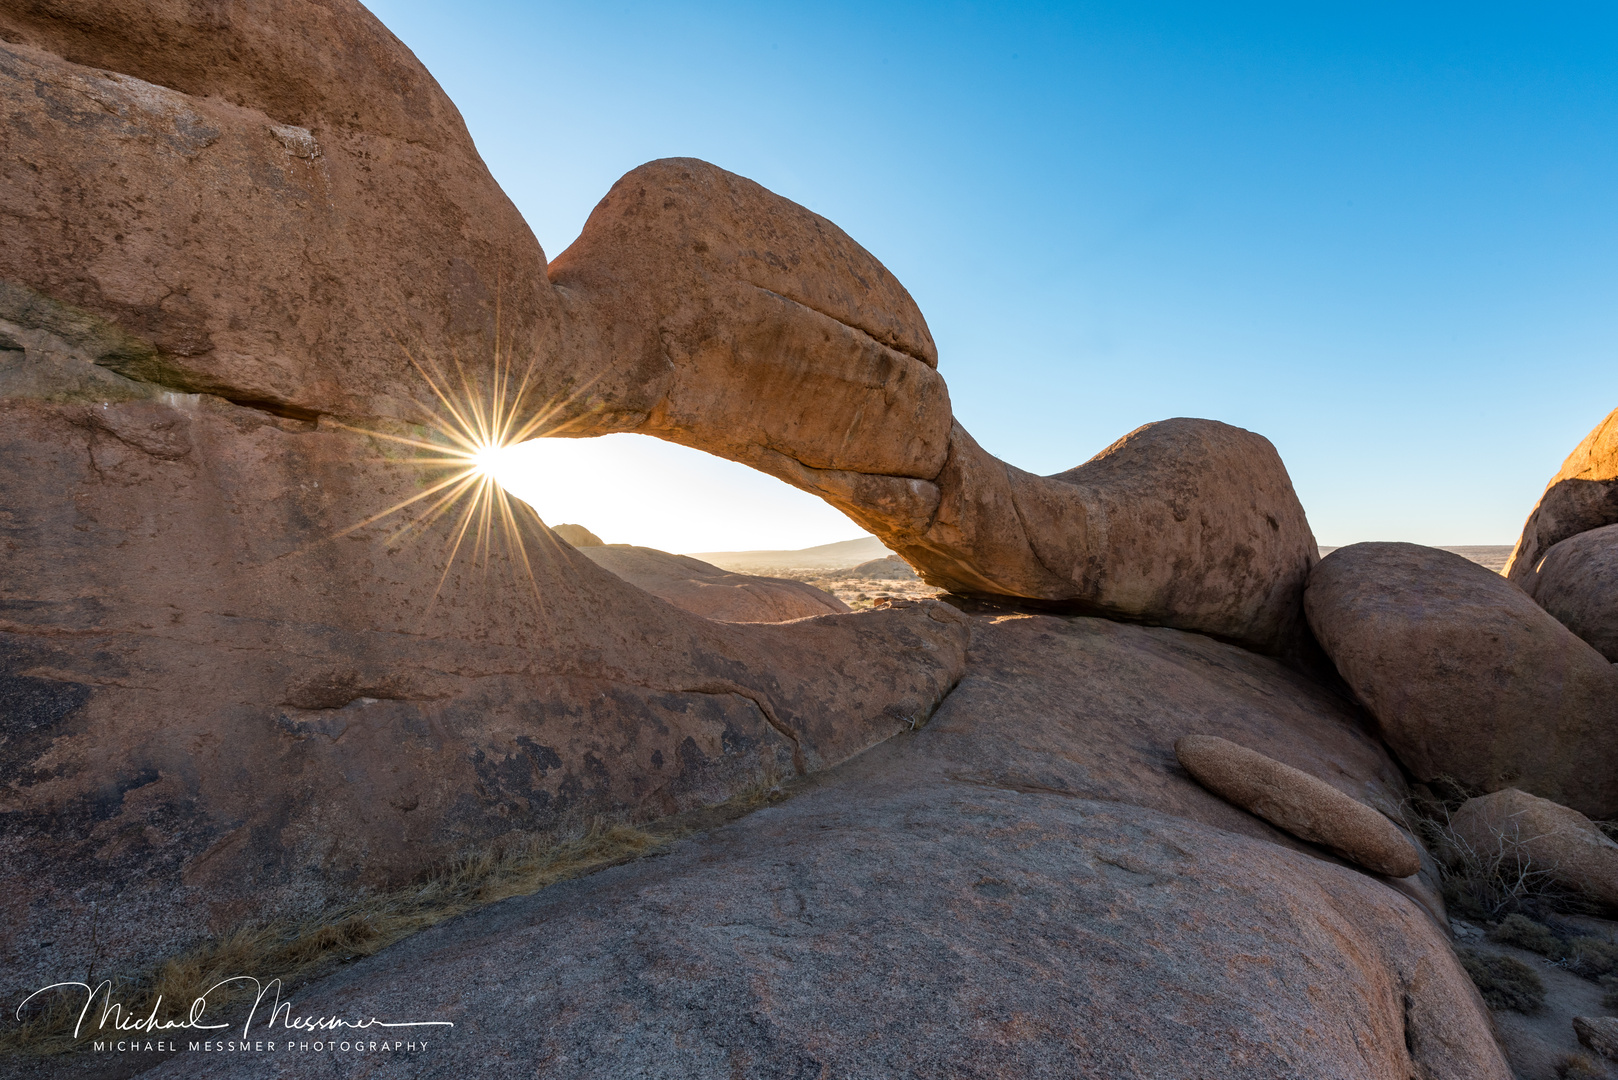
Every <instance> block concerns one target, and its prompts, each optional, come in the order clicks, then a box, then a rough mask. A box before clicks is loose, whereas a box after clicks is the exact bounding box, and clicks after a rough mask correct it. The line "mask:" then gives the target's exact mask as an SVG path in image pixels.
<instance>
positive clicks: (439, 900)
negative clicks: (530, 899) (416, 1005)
mask: <svg viewBox="0 0 1618 1080" xmlns="http://www.w3.org/2000/svg"><path fill="white" fill-rule="evenodd" d="M788 787H790V781H783V780H782V779H781V778H780V777H778V776H776V775H775V774H774V772H773V771H768V770H767V771H766V772H765V774H764V775H763V776H762V777H761V778H760V779H759V781H758V782H756V783H754V784H752V785H750V786H749V787H746V788H744V789H742V790H741V791H739V792H738V793H736V794H735V795H733V796H732V797H731V798H729V799H727V800H725V801H724V802H722V803H719V804H717V805H714V806H707V807H700V808H698V809H695V810H690V811H687V812H685V813H682V814H679V815H676V816H675V817H672V818H667V819H664V820H662V821H660V822H657V823H656V824H655V825H652V826H648V827H646V828H640V827H637V826H634V825H629V824H625V823H622V822H606V821H601V820H596V821H592V822H589V823H588V824H581V825H577V826H575V827H573V828H572V829H570V830H566V831H562V832H559V833H554V834H536V835H529V836H526V837H523V838H520V839H517V840H512V841H506V842H503V843H500V844H496V845H493V846H491V847H488V848H484V849H481V850H477V851H474V852H471V853H469V854H468V855H466V856H465V857H463V858H461V859H459V860H457V861H455V862H454V863H452V864H450V865H448V866H446V867H443V868H442V869H440V870H439V871H438V872H436V873H433V874H430V875H428V876H426V877H424V878H423V879H422V880H420V881H419V882H417V883H416V884H413V885H410V886H407V887H405V888H401V889H397V890H394V891H392V892H385V893H376V894H372V895H370V896H366V897H362V898H361V899H358V900H356V901H354V902H353V903H351V904H347V905H344V906H342V907H339V908H336V909H333V910H329V911H325V912H322V913H320V914H319V915H316V916H314V917H311V918H308V919H304V920H301V921H298V922H278V923H272V924H269V925H264V926H248V927H242V928H239V929H237V930H236V931H234V932H233V933H230V934H226V935H222V936H220V937H218V938H216V939H214V940H212V941H209V942H207V943H206V944H204V945H202V946H201V947H199V948H197V949H195V950H193V951H191V952H189V953H186V954H185V955H183V956H178V957H174V958H172V959H170V960H168V961H166V962H164V963H163V964H161V965H159V966H157V967H156V968H155V969H154V970H151V971H149V972H146V973H143V974H136V975H133V976H130V977H126V978H124V979H122V980H115V984H116V985H115V991H116V996H117V998H118V1000H119V1001H121V1002H124V1003H126V1004H128V1005H130V1006H132V1008H131V1010H130V1011H131V1013H132V1014H138V1013H140V1012H142V1010H147V1011H149V1010H150V1009H151V1007H152V1003H153V1002H154V1001H156V1000H157V998H158V996H159V995H161V996H162V998H163V1000H164V1002H166V1003H169V1004H177V1005H178V1004H180V1003H184V1006H185V1007H188V1006H189V1003H190V1002H191V1001H194V1000H195V999H196V998H197V996H198V995H200V994H202V993H203V992H204V991H206V990H208V989H209V988H211V987H212V986H214V985H215V984H216V983H218V982H219V981H220V980H221V979H223V978H226V977H229V976H232V975H241V974H244V973H245V974H251V975H252V976H254V977H255V978H258V979H259V980H261V981H264V982H268V981H269V980H271V979H281V980H283V983H284V984H285V985H286V986H287V987H288V988H291V989H295V988H297V987H299V986H303V985H307V984H308V983H310V982H312V981H313V980H315V979H317V978H320V977H321V976H323V975H325V974H328V973H329V972H330V971H331V970H332V969H333V968H334V967H335V966H336V965H338V964H341V963H346V962H348V961H352V960H358V959H360V958H361V957H365V956H370V955H371V954H373V953H376V952H380V951H381V950H382V949H383V948H385V947H387V946H388V945H391V944H393V943H395V942H397V941H400V940H402V939H404V938H406V937H409V936H410V935H411V934H414V933H417V932H418V931H421V930H425V929H427V928H428V927H430V926H434V925H436V924H438V923H441V922H444V921H445V920H447V919H451V918H454V917H455V916H457V915H461V914H464V913H466V912H468V911H472V910H474V909H476V908H480V907H483V906H485V905H487V904H493V903H496V902H497V901H500V900H505V899H509V898H510V897H514V896H526V895H528V894H531V893H535V892H538V891H539V890H541V889H543V888H545V887H547V886H549V885H554V884H556V883H557V882H559V881H564V880H566V879H568V878H575V877H581V876H583V875H585V874H589V873H592V872H594V871H597V870H603V869H605V868H607V867H609V866H616V865H618V864H619V863H624V862H628V861H630V860H632V859H636V858H639V857H641V856H643V855H648V854H652V853H654V852H656V851H659V850H661V849H663V848H665V847H667V846H668V845H669V844H671V843H673V842H674V841H676V840H678V839H680V838H681V837H683V836H687V835H689V834H691V833H693V832H696V831H699V830H702V829H710V828H715V827H717V826H719V825H722V824H724V823H726V822H729V821H734V820H735V819H736V818H739V817H742V816H743V815H745V814H749V813H751V812H753V811H754V810H757V809H759V808H761V807H764V806H768V805H769V804H771V803H775V802H779V801H780V800H782V799H784V798H786V797H787V794H788V791H787V788H788ZM228 989H229V988H228V987H227V988H225V990H221V991H216V992H214V993H211V994H209V997H208V1002H209V1006H210V1008H213V1007H214V1006H221V1007H223V1006H228V1004H229V1003H230V1001H231V1000H232V995H230V994H229V993H227V991H228ZM234 996H235V997H237V998H240V997H247V996H249V995H248V992H247V991H246V990H245V989H238V990H237V992H236V994H235V995H234ZM81 1004H82V1003H81ZM77 1019H78V1013H77V1011H76V1008H70V1007H69V1006H68V1005H67V1004H65V1003H63V1002H61V1001H59V1000H58V1001H55V1002H50V1003H44V1004H42V1005H41V1006H40V1007H39V1008H38V1010H37V1011H35V1012H33V1014H32V1015H30V1016H28V1017H27V1018H26V1020H25V1021H24V1022H23V1023H21V1024H19V1025H18V1026H16V1027H12V1028H10V1029H9V1030H8V1031H7V1032H6V1033H5V1034H4V1035H3V1036H0V1055H6V1054H16V1053H28V1054H36V1055H46V1054H56V1053H61V1052H64V1051H69V1050H72V1049H74V1048H75V1047H76V1046H77V1045H82V1040H81V1041H80V1042H79V1043H75V1041H74V1039H73V1037H72V1036H73V1025H74V1023H75V1022H76V1021H77Z"/></svg>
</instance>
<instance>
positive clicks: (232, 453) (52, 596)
mask: <svg viewBox="0 0 1618 1080" xmlns="http://www.w3.org/2000/svg"><path fill="white" fill-rule="evenodd" d="M381 449H384V447H381V446H380V444H377V443H375V442H373V441H372V440H371V439H369V438H366V437H363V436H359V435H356V434H353V433H352V432H348V431H344V430H340V429H337V430H334V429H331V428H329V427H328V426H327V425H326V424H324V423H321V424H319V425H315V424H309V423H299V422H294V421H287V420H281V419H278V418H276V417H273V416H269V415H267V414H266V413H264V412H262V411H260V410H255V409H247V408H241V407H238V406H235V405H231V404H228V403H225V402H222V401H219V400H218V399H215V398H209V397H201V398H183V397H177V396H171V397H169V398H167V399H160V400H137V401H129V402H123V403H117V404H108V405H105V406H103V405H58V404H43V403H38V402H27V401H16V400H12V401H8V402H3V403H0V460H4V461H5V462H7V468H6V469H4V470H0V506H4V507H5V508H6V516H5V518H4V520H3V527H4V538H5V541H6V551H7V554H6V564H5V565H6V572H5V574H4V576H3V578H0V617H3V619H4V622H3V623H0V663H3V666H0V695H3V697H0V700H3V701H4V702H6V707H5V708H4V709H3V710H0V721H3V723H4V725H5V735H6V738H5V741H4V743H3V744H0V769H3V774H0V777H3V785H4V786H3V787H0V815H3V817H0V864H3V867H4V871H5V872H4V874H3V875H0V972H3V973H4V979H3V982H4V985H3V986H0V993H3V994H5V995H9V994H10V992H11V991H12V990H13V989H15V988H16V984H17V983H21V982H28V981H36V980H38V979H40V978H42V977H46V976H52V975H53V973H56V974H55V976H54V977H60V972H62V971H64V970H65V971H84V970H87V969H89V968H92V967H93V968H95V969H96V970H103V971H106V970H115V969H116V968H117V967H118V966H119V965H120V964H122V963H124V962H134V961H137V960H140V959H141V958H142V957H145V956H151V955H157V954H161V953H162V952H164V951H165V950H167V949H171V948H173V947H175V946H177V945H180V944H184V943H186V942H188V941H191V940H195V939H196V938H198V937H200V936H202V935H205V934H207V933H209V932H210V931H216V930H221V929H224V928H228V927H230V926H233V925H235V924H236V923H238V922H241V921H246V920H251V919H253V918H255V917H266V916H268V915H270V914H272V913H273V914H274V915H276V916H294V915H296V914H297V913H299V912H301V911H307V910H309V909H311V908H313V907H316V906H319V905H321V904H324V903H326V902H328V901H329V900H330V899H332V898H333V897H336V896H342V895H351V894H352V892H353V891H354V890H355V889H360V888H364V887H368V886H381V885H386V884H389V883H397V882H399V881H401V880H403V879H408V878H409V877H410V876H411V875H413V874H415V873H418V872H420V871H422V870H423V869H424V868H427V867H430V866H433V865H436V864H439V863H442V862H444V861H447V860H448V859H450V858H451V857H453V856H454V855H455V854H456V853H457V852H459V851H461V850H462V849H464V848H465V847H467V846H468V845H473V844H478V843H481V842H484V841H488V840H491V839H493V838H495V837H498V836H502V835H505V834H507V833H510V832H513V831H524V832H527V831H532V830H543V829H547V828H551V827H555V826H558V825H561V824H564V823H565V822H567V821H569V820H571V819H573V818H577V817H588V816H590V815H595V814H621V815H626V816H630V817H650V816H658V815H662V814H665V813H668V812H671V811H675V810H677V809H680V808H682V807H688V806H694V805H699V804H703V803H707V802H712V801H716V800H719V799H723V798H725V797H727V796H728V795H730V794H732V793H734V792H736V791H738V790H741V789H743V788H746V787H748V786H749V785H752V784H756V783H759V782H761V781H765V780H768V779H769V778H771V777H775V776H783V775H791V774H792V773H793V772H794V771H795V770H797V769H802V770H812V769H816V768H820V767H823V766H824V765H825V764H827V763H830V762H835V761H839V760H842V759H843V758H846V757H847V756H849V755H850V754H853V753H856V752H858V751H859V750H862V749H864V748H865V747H867V746H869V745H871V744H872V743H874V742H877V741H880V740H881V739H883V738H887V737H888V736H890V735H892V734H893V733H894V732H896V731H899V730H904V729H908V727H909V726H910V725H911V724H913V723H914V722H916V721H917V720H919V719H921V718H924V717H925V716H926V715H927V713H928V712H929V711H930V710H931V709H932V707H933V706H934V705H935V704H936V702H937V701H938V700H939V699H940V698H941V697H942V696H943V694H944V693H945V692H946V691H947V690H948V689H949V687H950V686H951V685H953V684H954V682H955V681H956V679H957V678H958V677H959V675H960V673H961V670H962V664H963V663H964V655H965V641H966V634H967V631H966V627H965V620H964V616H961V615H960V614H958V613H957V612H955V611H954V610H953V609H951V608H948V607H946V606H944V605H941V604H938V603H936V602H928V603H926V604H909V605H899V606H896V607H892V608H886V609H883V610H882V611H878V612H867V613H860V614H854V615H833V616H828V617H826V618H823V619H815V620H809V621H806V622H799V623H795V624H792V625H784V626H767V625H759V626H732V625H726V624H723V623H716V622H712V621H709V620H707V619H702V618H698V617H696V616H694V615H690V614H688V613H686V612H684V611H680V610H678V609H677V608H674V607H671V606H669V605H667V604H663V603H659V602H656V601H653V600H651V599H650V598H648V597H647V596H646V595H645V594H644V593H643V592H641V591H640V590H638V589H636V588H634V587H633V586H631V585H629V584H628V583H626V582H624V581H622V580H620V579H619V578H617V577H615V576H613V575H612V574H610V573H608V572H607V571H605V570H602V569H601V568H599V567H597V566H596V565H595V564H593V563H592V562H590V560H589V559H587V558H585V557H584V556H583V555H582V554H580V553H579V552H578V551H576V550H575V549H573V548H572V547H570V546H568V545H566V544H564V543H562V542H561V541H559V540H557V539H556V538H555V537H554V536H552V535H551V534H550V533H549V532H548V531H547V530H545V529H544V528H543V527H542V526H541V525H540V524H539V523H538V521H537V519H534V518H532V517H531V515H530V516H528V517H527V518H526V519H519V521H520V531H521V534H522V537H523V539H524V541H525V545H524V546H525V549H526V561H525V560H524V558H523V557H522V556H521V554H520V553H519V552H518V551H516V550H513V549H512V548H510V547H506V546H502V545H496V546H495V550H494V552H493V555H492V557H491V559H490V561H489V563H488V564H487V566H483V565H480V564H479V562H478V561H477V560H474V559H472V558H470V557H469V556H468V555H467V554H466V552H465V551H463V552H462V554H461V555H460V557H459V558H457V559H456V560H455V561H454V562H450V561H449V553H448V551H447V550H446V544H445V539H446V537H447V536H448V535H449V533H450V532H452V531H453V525H454V522H453V520H449V521H446V522H444V523H443V524H441V525H440V526H439V527H437V529H436V531H430V532H429V533H428V534H427V535H425V536H422V537H420V538H418V539H416V540H415V541H403V542H390V541H389V539H388V538H389V536H390V534H392V533H393V532H394V531H395V528H396V523H395V522H394V521H393V520H392V519H386V520H383V521H380V522H377V523H376V524H374V525H372V526H369V527H367V528H364V529H361V530H358V531H357V532H354V533H351V534H349V535H346V536H340V535H339V534H340V533H342V532H343V531H344V530H345V529H346V528H347V527H349V526H351V525H354V524H356V523H358V522H360V521H363V520H364V519H366V518H367V517H368V516H370V514H371V513H373V512H374V511H376V510H378V509H381V508H384V507H387V506H389V505H391V504H392V503H394V502H396V501H398V500H400V499H402V498H405V497H408V496H409V495H410V494H412V493H413V492H414V491H416V490H417V488H418V481H417V477H416V473H415V471H414V470H413V469H411V468H405V467H400V466H397V465H390V464H388V463H387V461H386V460H384V459H383V458H382V457H381V454H380V450H381ZM109 553H116V555H115V556H113V555H109ZM530 572H531V573H532V578H530V577H529V573H530ZM649 643H650V644H649ZM92 925H94V926H95V928H96V929H95V931H94V933H92V932H91V927H92ZM42 943H48V947H47V944H42ZM97 950H99V953H97ZM93 953H95V954H96V955H92V954H93ZM13 980H15V982H14V981H13ZM45 981H51V979H50V978H46V979H45ZM41 985H42V983H41Z"/></svg>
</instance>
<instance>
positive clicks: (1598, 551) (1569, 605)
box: [1523, 525, 1618, 663]
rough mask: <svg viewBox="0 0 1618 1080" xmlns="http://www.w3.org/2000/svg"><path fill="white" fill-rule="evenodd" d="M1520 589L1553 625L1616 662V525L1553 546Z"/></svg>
mask: <svg viewBox="0 0 1618 1080" xmlns="http://www.w3.org/2000/svg"><path fill="white" fill-rule="evenodd" d="M1523 587H1524V588H1525V589H1526V590H1527V591H1528V595H1530V596H1532V597H1533V598H1534V599H1535V600H1536V601H1538V602H1539V606H1540V607H1542V608H1544V609H1545V610H1546V611H1548V612H1550V613H1551V614H1552V615H1554V616H1556V619H1557V621H1558V622H1560V623H1561V624H1562V625H1563V626H1565V627H1567V628H1568V629H1569V630H1571V631H1573V632H1574V633H1575V634H1577V635H1579V637H1581V638H1583V639H1584V640H1585V641H1587V642H1589V643H1590V645H1592V646H1593V647H1594V648H1595V649H1596V651H1597V652H1599V653H1601V655H1603V656H1605V657H1606V658H1607V659H1608V660H1611V661H1613V662H1614V663H1618V525H1605V526H1603V527H1601V528H1599V529H1591V530H1589V531H1588V532H1581V533H1577V534H1575V535H1573V536H1570V537H1568V538H1567V539H1566V540H1563V541H1562V542H1561V543H1559V544H1557V545H1555V546H1554V547H1552V548H1551V549H1550V550H1549V551H1547V552H1546V553H1545V558H1544V559H1543V560H1542V561H1541V562H1540V564H1539V569H1538V570H1537V571H1535V572H1534V573H1533V574H1532V575H1530V576H1529V577H1527V578H1525V579H1524V581H1523Z"/></svg>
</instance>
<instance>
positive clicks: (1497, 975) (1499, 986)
mask: <svg viewBox="0 0 1618 1080" xmlns="http://www.w3.org/2000/svg"><path fill="white" fill-rule="evenodd" d="M1456 955H1457V956H1459V957H1460V960H1461V966H1462V967H1463V968H1465V969H1466V973H1467V974H1468V975H1470V976H1471V977H1472V982H1473V983H1475V984H1476V985H1477V988H1478V993H1480V994H1482V995H1483V1002H1484V1004H1485V1005H1487V1006H1489V1008H1491V1009H1512V1010H1514V1011H1516V1012H1520V1013H1526V1014H1530V1015H1531V1014H1533V1013H1537V1012H1539V1010H1540V1009H1542V1008H1544V1007H1545V983H1544V982H1543V981H1542V980H1541V979H1540V977H1539V974H1538V973H1537V972H1535V971H1534V969H1533V968H1531V967H1529V966H1528V965H1527V964H1525V963H1523V962H1522V961H1521V960H1518V959H1517V958H1515V957H1512V956H1501V955H1499V954H1497V953H1486V952H1478V951H1477V950H1475V949H1458V950H1456Z"/></svg>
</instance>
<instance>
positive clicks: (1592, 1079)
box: [1556, 1054, 1611, 1080]
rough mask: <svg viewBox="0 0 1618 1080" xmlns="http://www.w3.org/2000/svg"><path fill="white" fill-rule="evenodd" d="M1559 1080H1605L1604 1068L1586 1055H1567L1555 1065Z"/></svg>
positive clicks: (1608, 1074)
mask: <svg viewBox="0 0 1618 1080" xmlns="http://www.w3.org/2000/svg"><path fill="white" fill-rule="evenodd" d="M1556 1075H1557V1077H1558V1078H1559V1080H1607V1077H1608V1076H1610V1075H1611V1074H1610V1073H1608V1072H1607V1070H1606V1067H1605V1066H1603V1065H1602V1064H1601V1063H1600V1062H1598V1061H1596V1060H1595V1059H1594V1058H1592V1057H1590V1056H1589V1055H1588V1054H1567V1055H1566V1056H1564V1057H1563V1058H1562V1060H1561V1061H1559V1062H1557V1063H1556Z"/></svg>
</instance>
